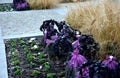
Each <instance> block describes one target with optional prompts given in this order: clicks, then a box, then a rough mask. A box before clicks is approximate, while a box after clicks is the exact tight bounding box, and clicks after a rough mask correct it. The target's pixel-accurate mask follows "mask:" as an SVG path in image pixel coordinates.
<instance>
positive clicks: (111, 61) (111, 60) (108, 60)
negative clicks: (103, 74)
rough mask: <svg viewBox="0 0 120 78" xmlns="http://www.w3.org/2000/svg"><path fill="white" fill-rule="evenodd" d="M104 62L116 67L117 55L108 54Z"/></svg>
mask: <svg viewBox="0 0 120 78" xmlns="http://www.w3.org/2000/svg"><path fill="white" fill-rule="evenodd" d="M103 64H104V65H106V66H107V67H108V68H110V69H116V67H117V65H118V62H116V61H115V57H113V56H107V57H106V60H104V61H103Z"/></svg>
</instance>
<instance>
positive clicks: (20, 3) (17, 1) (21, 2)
mask: <svg viewBox="0 0 120 78" xmlns="http://www.w3.org/2000/svg"><path fill="white" fill-rule="evenodd" d="M13 8H14V9H15V10H18V11H20V10H28V9H30V8H29V4H28V3H27V2H26V1H25V0H13Z"/></svg>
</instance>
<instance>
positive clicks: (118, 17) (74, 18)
mask: <svg viewBox="0 0 120 78" xmlns="http://www.w3.org/2000/svg"><path fill="white" fill-rule="evenodd" d="M66 21H67V22H68V23H69V24H70V25H71V26H72V27H74V28H76V29H79V30H80V31H81V32H82V33H86V34H92V35H93V37H94V38H95V39H96V41H97V42H99V44H100V47H101V48H100V52H99V56H100V58H101V59H104V58H105V57H106V55H107V54H111V55H114V56H116V57H117V59H118V60H120V34H119V33H120V31H119V29H120V9H119V6H117V4H115V3H113V2H105V3H104V4H100V5H97V6H93V5H89V6H85V7H81V6H80V7H77V8H75V9H72V10H71V11H70V12H69V13H68V15H67V17H66Z"/></svg>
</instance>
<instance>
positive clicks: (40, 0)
mask: <svg viewBox="0 0 120 78" xmlns="http://www.w3.org/2000/svg"><path fill="white" fill-rule="evenodd" d="M27 2H28V3H29V4H30V7H31V8H32V9H49V8H54V7H56V6H57V5H58V4H59V0H27Z"/></svg>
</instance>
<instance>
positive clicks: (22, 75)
mask: <svg viewBox="0 0 120 78" xmlns="http://www.w3.org/2000/svg"><path fill="white" fill-rule="evenodd" d="M5 45H6V55H7V56H6V57H7V64H8V75H9V78H56V77H64V74H65V73H64V70H65V69H64V67H65V65H64V64H63V63H61V64H55V62H54V63H51V62H50V61H49V59H48V55H47V54H45V53H43V49H44V47H45V45H44V44H43V37H42V36H39V37H28V38H17V39H10V40H5Z"/></svg>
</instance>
